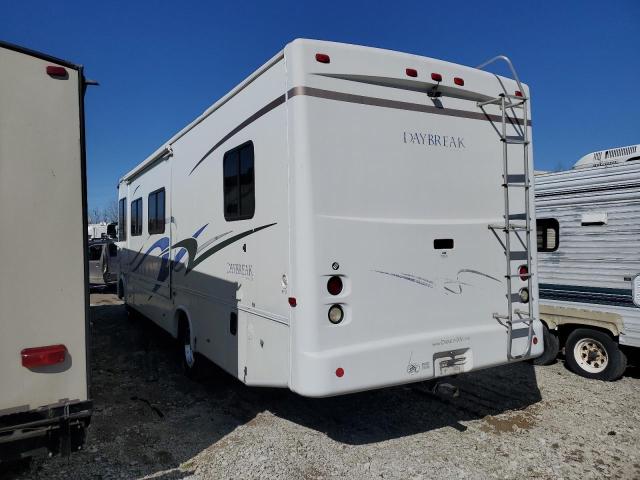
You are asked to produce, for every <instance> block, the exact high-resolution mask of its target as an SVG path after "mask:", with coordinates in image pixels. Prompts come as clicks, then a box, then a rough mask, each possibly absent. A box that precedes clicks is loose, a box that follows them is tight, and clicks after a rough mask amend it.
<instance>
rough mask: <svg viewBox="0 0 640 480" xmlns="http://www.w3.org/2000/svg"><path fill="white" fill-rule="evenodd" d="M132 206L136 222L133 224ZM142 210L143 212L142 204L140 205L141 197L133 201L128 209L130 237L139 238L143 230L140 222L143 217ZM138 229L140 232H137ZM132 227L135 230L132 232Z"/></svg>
mask: <svg viewBox="0 0 640 480" xmlns="http://www.w3.org/2000/svg"><path fill="white" fill-rule="evenodd" d="M138 202H140V211H139V212H138V207H137V203H138ZM134 205H135V206H136V217H135V218H136V221H135V223H134V221H133V218H134V217H133V207H134ZM143 210H144V204H143V203H142V197H138V198H136V199H135V200H133V201H132V202H131V207H130V208H129V215H131V221H130V223H131V228H130V232H131V236H132V237H139V236H140V235H142V228H143V222H142V218H143V216H144V214H143ZM138 213H139V214H138ZM138 226H139V227H140V230H139V231H138V229H137V227H138ZM134 227H136V228H135V230H134Z"/></svg>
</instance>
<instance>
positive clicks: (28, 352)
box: [20, 345, 67, 368]
mask: <svg viewBox="0 0 640 480" xmlns="http://www.w3.org/2000/svg"><path fill="white" fill-rule="evenodd" d="M20 356H21V357H22V366H23V367H26V368H37V367H45V366H47V365H55V364H57V363H62V362H64V361H65V358H66V356H67V347H65V346H64V345H49V346H46V347H33V348H25V349H23V350H22V351H21V352H20Z"/></svg>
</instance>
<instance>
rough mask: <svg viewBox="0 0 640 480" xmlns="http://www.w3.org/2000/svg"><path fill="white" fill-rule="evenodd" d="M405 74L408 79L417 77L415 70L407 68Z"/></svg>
mask: <svg viewBox="0 0 640 480" xmlns="http://www.w3.org/2000/svg"><path fill="white" fill-rule="evenodd" d="M405 72H406V73H407V76H408V77H417V76H418V71H417V70H416V69H415V68H407V69H406V70H405Z"/></svg>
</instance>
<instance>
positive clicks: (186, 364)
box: [178, 316, 198, 379]
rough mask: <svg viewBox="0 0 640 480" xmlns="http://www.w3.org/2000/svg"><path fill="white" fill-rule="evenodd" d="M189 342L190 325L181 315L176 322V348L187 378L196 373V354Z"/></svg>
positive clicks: (192, 376) (194, 375)
mask: <svg viewBox="0 0 640 480" xmlns="http://www.w3.org/2000/svg"><path fill="white" fill-rule="evenodd" d="M192 345H193V343H192V342H191V327H190V325H189V321H188V320H187V319H186V318H185V317H184V316H181V318H180V322H179V324H178V349H179V354H180V366H181V367H182V371H183V372H184V374H185V375H186V376H187V377H188V378H191V379H193V378H195V377H196V374H197V368H198V362H197V358H198V357H197V355H196V353H195V351H194V349H193V346H192Z"/></svg>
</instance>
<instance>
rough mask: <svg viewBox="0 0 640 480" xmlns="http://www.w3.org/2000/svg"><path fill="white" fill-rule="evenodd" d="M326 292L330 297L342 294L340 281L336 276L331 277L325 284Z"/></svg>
mask: <svg viewBox="0 0 640 480" xmlns="http://www.w3.org/2000/svg"><path fill="white" fill-rule="evenodd" d="M327 290H328V291H329V293H330V294H331V295H338V294H339V293H340V292H342V279H341V278H340V277H338V276H333V277H331V278H330V279H329V281H328V282H327Z"/></svg>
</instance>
